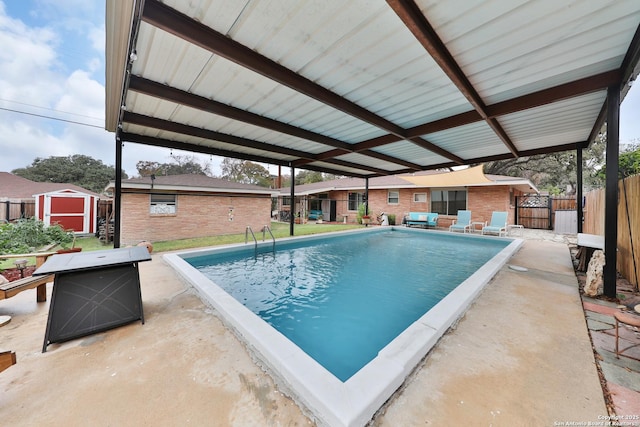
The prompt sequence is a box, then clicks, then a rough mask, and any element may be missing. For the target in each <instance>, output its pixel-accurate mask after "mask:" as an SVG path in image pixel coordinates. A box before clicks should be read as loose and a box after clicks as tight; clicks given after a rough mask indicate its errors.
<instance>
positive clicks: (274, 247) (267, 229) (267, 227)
mask: <svg viewBox="0 0 640 427" xmlns="http://www.w3.org/2000/svg"><path fill="white" fill-rule="evenodd" d="M267 231H268V232H269V234H270V235H271V240H272V241H273V251H274V252H275V251H276V238H275V237H273V233H272V232H271V228H269V226H268V225H265V226H264V227H262V241H263V242H264V241H265V240H266V236H267ZM249 233H251V237H253V243H254V244H255V248H256V255H257V254H258V239H256V235H255V234H253V230H252V229H251V226H250V225H247V228H246V229H245V231H244V243H245V244H247V243H248V242H249Z"/></svg>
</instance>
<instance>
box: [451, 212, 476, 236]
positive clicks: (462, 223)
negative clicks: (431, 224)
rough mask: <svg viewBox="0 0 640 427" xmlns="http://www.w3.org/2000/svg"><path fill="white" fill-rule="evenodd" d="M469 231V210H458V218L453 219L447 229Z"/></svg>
mask: <svg viewBox="0 0 640 427" xmlns="http://www.w3.org/2000/svg"><path fill="white" fill-rule="evenodd" d="M467 230H468V231H469V232H471V211H458V219H454V220H453V222H452V223H451V225H450V226H449V231H462V232H463V233H466V232H467Z"/></svg>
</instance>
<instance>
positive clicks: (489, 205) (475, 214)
mask: <svg viewBox="0 0 640 427" xmlns="http://www.w3.org/2000/svg"><path fill="white" fill-rule="evenodd" d="M511 203H512V194H511V193H510V188H509V187H508V186H491V187H470V188H468V189H467V210H470V211H471V220H472V221H474V222H475V221H483V222H484V221H486V222H487V223H489V222H490V221H491V214H492V213H493V211H502V212H508V213H509V215H508V217H507V224H513V219H514V217H515V207H514V206H513V205H512V204H511Z"/></svg>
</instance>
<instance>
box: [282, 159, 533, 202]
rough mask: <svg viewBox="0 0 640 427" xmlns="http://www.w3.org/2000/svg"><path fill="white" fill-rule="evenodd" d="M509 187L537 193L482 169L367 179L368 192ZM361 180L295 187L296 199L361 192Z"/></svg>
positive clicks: (286, 191)
mask: <svg viewBox="0 0 640 427" xmlns="http://www.w3.org/2000/svg"><path fill="white" fill-rule="evenodd" d="M499 185H502V186H511V187H514V188H517V189H518V190H520V191H522V192H524V193H538V189H537V188H536V186H535V185H533V183H532V182H531V181H529V180H528V179H525V178H518V177H513V176H502V175H485V174H484V173H483V172H482V165H479V166H474V167H472V168H466V169H462V170H457V171H452V172H436V171H427V172H421V173H415V174H404V175H392V176H381V177H376V178H370V179H369V189H370V190H374V189H387V188H452V187H483V186H499ZM364 187H365V182H364V179H362V178H343V179H336V180H333V181H323V182H315V183H313V184H305V185H296V187H295V193H296V196H304V195H309V194H318V193H325V192H328V191H335V190H364ZM290 192H291V188H281V189H280V195H282V196H286V195H288V194H289V193H290Z"/></svg>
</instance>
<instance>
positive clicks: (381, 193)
mask: <svg viewBox="0 0 640 427" xmlns="http://www.w3.org/2000/svg"><path fill="white" fill-rule="evenodd" d="M364 192H365V181H364V179H360V178H344V179H338V180H333V181H323V182H316V183H313V184H306V185H298V186H296V187H295V195H296V201H295V207H294V212H296V213H298V212H299V213H301V215H304V212H307V211H309V210H317V209H321V210H322V212H323V218H324V219H325V220H328V221H338V222H345V221H346V222H355V221H356V218H357V214H358V206H359V205H360V204H361V203H362V202H363V200H364ZM530 193H538V190H537V188H536V187H535V186H534V185H533V184H532V183H531V182H530V181H529V180H528V179H524V178H516V177H510V176H498V175H485V174H484V173H483V172H482V166H476V167H471V168H467V169H463V170H458V171H453V172H439V171H424V172H416V173H414V174H402V175H391V176H382V177H376V178H371V179H369V208H370V209H371V210H372V211H373V213H374V215H379V214H380V213H381V212H385V213H387V214H392V215H395V216H396V223H397V224H400V223H401V221H402V218H403V217H404V216H405V215H407V214H408V213H409V212H437V213H438V214H439V219H438V226H439V227H449V225H450V224H451V221H452V220H453V219H455V218H456V216H457V212H458V210H464V209H467V210H470V211H472V219H473V221H482V222H484V221H489V220H490V219H491V213H492V212H493V211H507V212H508V213H509V219H508V223H510V224H513V223H514V218H515V197H516V196H519V195H523V194H530ZM290 208H291V203H290V188H283V189H280V195H279V198H278V209H279V210H280V211H285V212H286V211H289V210H290Z"/></svg>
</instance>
